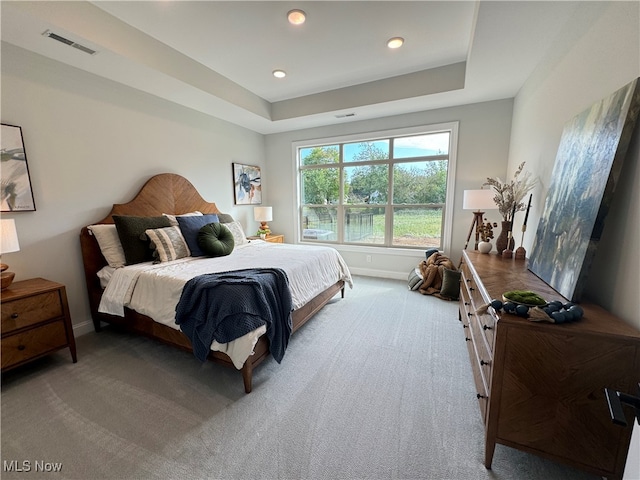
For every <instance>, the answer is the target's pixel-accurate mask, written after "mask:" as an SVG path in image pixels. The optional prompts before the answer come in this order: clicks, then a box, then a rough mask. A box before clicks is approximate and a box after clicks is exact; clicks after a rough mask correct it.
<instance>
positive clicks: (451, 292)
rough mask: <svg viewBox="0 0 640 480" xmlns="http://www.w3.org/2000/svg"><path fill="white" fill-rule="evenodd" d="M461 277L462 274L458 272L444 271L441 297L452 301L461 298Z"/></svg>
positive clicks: (446, 269)
mask: <svg viewBox="0 0 640 480" xmlns="http://www.w3.org/2000/svg"><path fill="white" fill-rule="evenodd" d="M460 276H461V272H459V271H457V270H449V269H448V268H445V269H444V273H443V274H442V288H440V296H441V297H446V298H449V299H451V300H457V299H458V297H459V296H460Z"/></svg>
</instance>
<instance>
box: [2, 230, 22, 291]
mask: <svg viewBox="0 0 640 480" xmlns="http://www.w3.org/2000/svg"><path fill="white" fill-rule="evenodd" d="M18 251H20V244H19V243H18V232H17V231H16V222H15V220H14V219H13V218H7V219H1V220H0V255H2V254H5V253H11V252H18ZM8 268H9V265H7V264H5V263H0V272H2V273H1V274H0V279H1V285H0V287H1V288H2V290H4V289H5V288H8V287H9V285H11V282H13V277H15V276H16V274H15V273H13V272H7V271H6V270H7V269H8Z"/></svg>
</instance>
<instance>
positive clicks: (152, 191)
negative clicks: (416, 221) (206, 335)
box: [80, 173, 351, 393]
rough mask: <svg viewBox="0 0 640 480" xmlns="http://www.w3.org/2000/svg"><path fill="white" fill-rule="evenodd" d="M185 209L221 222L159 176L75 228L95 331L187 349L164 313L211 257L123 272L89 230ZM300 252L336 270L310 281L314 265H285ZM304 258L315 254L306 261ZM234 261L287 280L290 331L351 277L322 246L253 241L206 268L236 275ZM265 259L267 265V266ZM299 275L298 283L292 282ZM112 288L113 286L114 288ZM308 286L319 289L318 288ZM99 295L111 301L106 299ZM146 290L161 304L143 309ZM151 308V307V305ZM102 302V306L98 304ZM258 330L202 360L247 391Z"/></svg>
mask: <svg viewBox="0 0 640 480" xmlns="http://www.w3.org/2000/svg"><path fill="white" fill-rule="evenodd" d="M190 212H199V213H202V214H218V215H220V217H221V218H222V216H223V215H224V214H223V213H222V212H220V211H219V210H218V208H217V207H216V205H215V203H210V202H207V201H205V200H204V199H203V198H202V197H201V196H200V194H199V193H198V192H197V190H196V189H195V187H194V186H193V185H192V184H191V183H190V182H189V181H188V180H186V179H185V178H183V177H181V176H180V175H176V174H171V173H163V174H159V175H156V176H154V177H152V178H150V179H149V180H148V181H147V182H146V183H145V184H144V186H143V187H142V188H141V190H140V192H139V193H138V194H137V195H136V196H135V197H134V199H133V200H131V201H130V202H128V203H123V204H114V205H113V207H112V209H111V211H110V212H109V214H108V215H107V216H106V217H105V218H103V219H102V220H100V221H98V222H95V223H93V224H91V225H90V226H89V225H88V226H85V227H83V228H82V230H81V232H80V245H81V250H82V259H83V264H84V271H85V279H86V284H87V291H88V296H89V304H90V309H91V315H92V319H93V324H94V328H95V330H96V331H97V332H99V331H100V330H101V325H102V322H104V323H106V324H110V325H114V326H116V327H119V328H122V329H124V330H126V331H129V332H133V333H137V334H141V335H145V336H147V337H150V338H153V339H156V340H159V341H161V342H164V343H166V344H169V345H173V346H175V347H178V348H181V349H184V350H189V351H192V344H191V342H190V340H189V338H188V337H187V336H186V335H185V334H184V333H183V332H182V331H180V329H179V327H178V326H177V325H175V322H174V321H171V320H173V319H171V318H168V317H169V316H170V315H169V314H168V313H167V312H169V311H170V310H171V309H174V308H175V307H174V306H173V305H174V304H175V301H176V299H177V298H179V296H180V292H179V289H180V288H181V285H184V284H185V282H187V281H188V279H189V278H191V277H193V276H197V275H200V274H202V273H203V272H207V271H209V270H208V268H209V266H208V265H207V262H212V263H216V262H217V261H218V259H210V258H201V257H199V258H197V259H196V258H181V259H179V260H174V261H169V262H155V263H152V262H147V263H145V262H142V263H140V264H138V265H131V266H126V267H124V268H110V267H109V263H108V262H107V259H106V258H105V255H107V254H106V253H105V255H103V250H101V246H100V245H99V243H98V240H97V238H96V235H95V233H94V232H96V229H97V228H98V227H96V226H104V228H111V227H110V225H112V224H114V216H115V217H116V220H118V219H119V217H118V216H137V217H157V216H162V215H167V214H168V215H174V216H181V215H184V214H188V213H190ZM221 221H222V220H221ZM303 249H304V251H303V252H300V253H301V254H303V255H310V252H314V255H316V254H317V255H319V257H318V260H317V263H318V265H319V264H320V263H321V264H334V263H335V264H337V267H336V268H335V271H333V267H331V268H330V267H326V266H325V267H323V268H322V269H323V270H331V271H328V272H324V273H322V278H321V281H318V282H315V280H314V276H316V275H318V273H316V270H317V268H316V267H314V266H313V261H312V262H311V263H310V262H308V261H304V262H303V261H289V260H287V259H288V258H293V257H291V255H294V254H295V255H297V254H298V252H296V251H295V250H303ZM306 249H309V250H306ZM323 249H326V250H323ZM328 250H331V251H333V253H331V252H328ZM327 254H332V255H336V256H337V257H336V258H337V260H335V261H334V260H331V261H330V262H327V261H326V260H323V259H322V256H321V255H327ZM107 257H108V255H107ZM272 257H273V258H272ZM308 258H314V257H313V256H309V257H308ZM236 261H237V268H240V269H242V268H243V267H246V266H247V265H253V266H256V265H257V266H258V267H260V266H266V265H270V266H271V267H273V268H274V269H282V270H284V271H285V272H286V274H287V275H289V276H290V277H291V290H292V292H293V293H292V294H291V296H292V304H293V306H294V310H293V311H292V313H291V323H292V332H295V331H296V330H298V329H299V328H300V327H301V326H302V325H304V324H305V323H306V322H307V321H308V320H309V319H310V318H311V317H313V315H314V314H315V313H317V312H318V311H319V310H320V309H321V308H322V307H323V306H324V305H325V304H326V303H327V302H329V301H330V300H331V299H332V298H333V297H334V296H336V295H337V294H338V293H340V294H341V297H342V298H344V288H345V285H346V284H348V285H351V276H350V273H349V270H348V268H347V267H346V264H344V260H342V258H341V257H340V255H339V254H338V253H337V252H336V251H335V250H334V249H328V247H306V246H301V245H287V244H273V243H267V242H263V241H260V240H257V241H252V242H251V244H249V245H246V244H244V245H238V246H237V247H236V248H235V249H234V250H233V252H232V253H231V254H230V255H228V256H225V257H224V258H221V259H220V265H219V266H217V267H214V266H212V267H211V270H210V271H212V272H215V271H228V270H236V268H231V267H230V265H231V264H232V263H233V262H236ZM269 262H274V263H273V264H270V263H269ZM307 264H310V265H311V269H310V268H306V271H305V270H304V269H303V267H304V265H307ZM176 272H177V275H176ZM165 273H167V275H169V274H170V275H172V277H171V279H170V280H169V281H168V282H167V281H166V280H165V281H164V282H165V283H163V284H158V285H155V284H154V283H153V282H154V281H156V280H155V278H156V277H163V276H164V275H165ZM116 275H119V277H117V278H119V279H126V281H127V282H129V283H126V286H125V287H122V280H118V281H114V278H116ZM299 276H301V278H302V280H296V278H297V277H299ZM132 279H135V280H132ZM310 280H314V281H310ZM158 281H160V280H158ZM300 282H302V283H306V284H307V287H304V288H302V289H300V288H299V287H297V285H298V283H300ZM312 283H313V284H316V283H317V285H315V286H313V287H310V286H308V285H310V284H312ZM114 284H116V285H120V286H119V287H118V288H116V287H114V286H113V285H114ZM167 285H168V286H167ZM313 289H315V290H318V289H319V291H315V290H313ZM105 292H107V293H109V295H112V296H111V297H110V296H109V295H107V294H105ZM114 292H115V293H114ZM139 292H142V293H139ZM145 292H146V294H145ZM149 292H154V293H153V294H154V295H156V297H155V298H160V297H161V298H166V299H168V300H167V301H168V302H169V304H168V306H167V304H165V305H164V306H163V307H161V308H160V307H158V308H156V306H153V308H151V307H149V308H147V307H145V301H146V300H145V298H147V297H148V296H149V295H148V294H149ZM301 292H302V293H301ZM103 297H104V298H103ZM109 298H110V299H111V300H113V299H114V298H115V299H120V300H121V301H122V302H123V303H122V307H121V308H122V311H121V312H117V310H118V308H117V306H116V307H115V312H114V310H113V309H112V308H109V307H108V306H109V303H108V301H107V300H108V299H109ZM171 302H173V304H172V303H171ZM153 303H154V302H151V304H153ZM105 305H107V306H106V307H105ZM141 312H143V313H141ZM154 317H155V318H154ZM263 333H264V329H263V330H261V331H254V332H250V334H248V336H247V337H245V338H242V339H238V341H237V342H236V341H235V340H234V341H233V342H229V344H217V345H215V344H216V343H217V342H214V345H212V349H211V350H210V351H209V352H208V356H207V358H208V359H209V360H211V361H214V362H217V363H220V364H223V365H226V366H230V367H234V368H237V369H239V370H240V372H241V374H242V379H243V383H244V389H245V392H246V393H249V392H251V389H252V374H253V369H254V368H255V367H256V366H257V365H258V364H259V363H261V362H262V361H263V360H264V359H265V358H267V357H268V356H269V355H270V349H269V347H270V345H269V340H268V339H267V335H264V334H263ZM242 342H244V343H242ZM247 342H249V343H251V344H252V345H251V346H252V348H251V349H250V350H251V351H250V352H248V353H246V352H245V353H246V359H243V358H242V354H241V356H240V358H238V355H237V354H236V355H235V356H234V354H233V353H230V352H234V351H240V352H243V351H245V350H246V349H247V346H246V345H247ZM236 343H237V344H241V347H237V348H236V347H234V345H235V344H236Z"/></svg>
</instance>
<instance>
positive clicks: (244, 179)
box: [232, 163, 262, 205]
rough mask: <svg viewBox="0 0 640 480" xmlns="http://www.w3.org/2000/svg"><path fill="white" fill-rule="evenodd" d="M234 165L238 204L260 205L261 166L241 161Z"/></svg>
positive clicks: (234, 189) (235, 194) (236, 200)
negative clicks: (244, 163) (245, 163)
mask: <svg viewBox="0 0 640 480" xmlns="http://www.w3.org/2000/svg"><path fill="white" fill-rule="evenodd" d="M232 167H233V187H234V188H233V191H234V197H235V202H236V205H260V204H261V203H262V178H261V175H260V167H256V166H253V165H243V164H241V163H234V164H232Z"/></svg>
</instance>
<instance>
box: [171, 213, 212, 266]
mask: <svg viewBox="0 0 640 480" xmlns="http://www.w3.org/2000/svg"><path fill="white" fill-rule="evenodd" d="M176 220H178V224H179V225H180V230H181V231H182V236H183V237H184V239H185V240H186V241H187V245H188V246H189V250H190V251H191V256H192V257H202V256H203V255H204V253H203V252H202V250H200V247H199V246H198V231H199V230H200V229H201V228H202V227H204V226H205V225H207V224H209V223H217V222H218V221H219V220H218V215H215V214H208V215H197V216H192V217H177V218H176Z"/></svg>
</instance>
